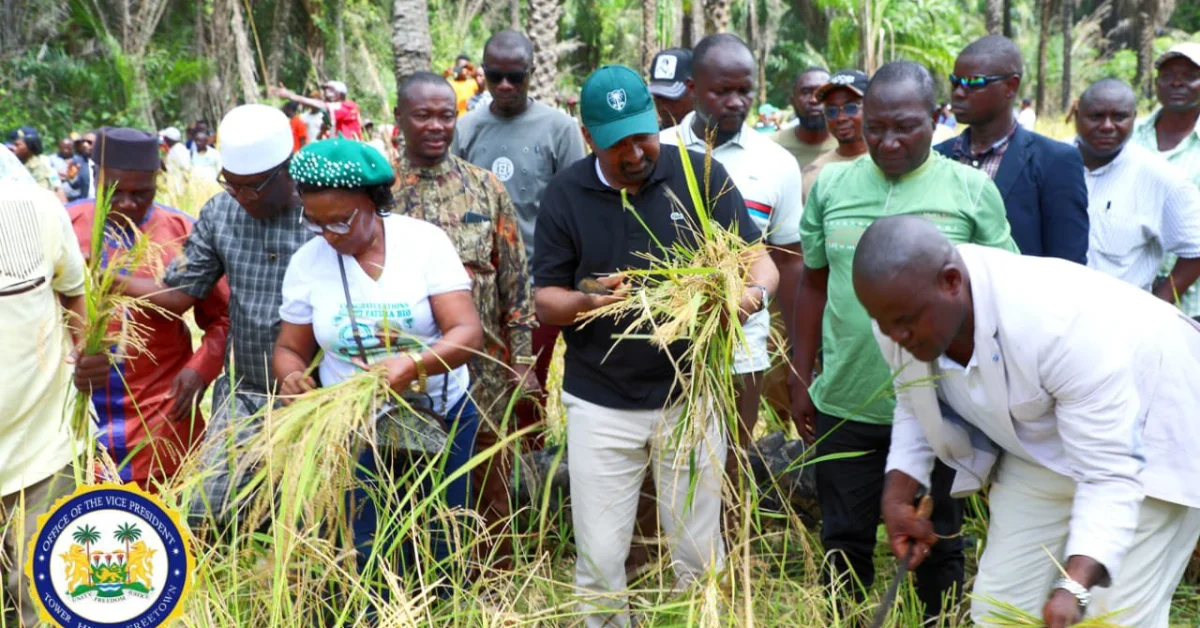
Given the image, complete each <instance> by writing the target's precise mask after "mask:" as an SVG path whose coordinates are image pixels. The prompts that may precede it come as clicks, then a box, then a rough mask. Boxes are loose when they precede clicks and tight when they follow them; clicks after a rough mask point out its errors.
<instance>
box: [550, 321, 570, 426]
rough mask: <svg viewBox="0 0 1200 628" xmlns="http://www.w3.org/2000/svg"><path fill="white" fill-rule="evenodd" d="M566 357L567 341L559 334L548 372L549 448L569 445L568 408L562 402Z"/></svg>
mask: <svg viewBox="0 0 1200 628" xmlns="http://www.w3.org/2000/svg"><path fill="white" fill-rule="evenodd" d="M566 356H567V341H566V340H564V339H563V337H562V334H559V336H558V339H557V340H555V341H554V351H553V353H551V355H550V368H549V369H548V370H547V371H546V435H545V441H546V446H547V447H565V446H566V444H567V408H566V406H564V405H563V401H562V393H563V373H564V371H565V368H566V367H565V361H566Z"/></svg>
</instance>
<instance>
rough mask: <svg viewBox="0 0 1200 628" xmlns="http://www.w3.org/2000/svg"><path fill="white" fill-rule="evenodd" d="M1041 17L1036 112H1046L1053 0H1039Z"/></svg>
mask: <svg viewBox="0 0 1200 628" xmlns="http://www.w3.org/2000/svg"><path fill="white" fill-rule="evenodd" d="M1039 2H1040V4H1041V7H1040V8H1041V19H1040V20H1039V24H1038V26H1039V28H1038V47H1037V114H1038V116H1041V115H1043V114H1044V113H1046V45H1047V44H1049V43H1050V22H1051V21H1053V20H1054V1H1053V0H1039Z"/></svg>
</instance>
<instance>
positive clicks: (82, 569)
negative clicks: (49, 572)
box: [59, 544, 92, 591]
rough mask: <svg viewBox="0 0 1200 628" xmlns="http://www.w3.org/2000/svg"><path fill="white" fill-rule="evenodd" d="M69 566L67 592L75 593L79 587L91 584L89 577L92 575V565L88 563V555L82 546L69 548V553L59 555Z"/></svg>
mask: <svg viewBox="0 0 1200 628" xmlns="http://www.w3.org/2000/svg"><path fill="white" fill-rule="evenodd" d="M59 556H60V557H61V558H62V559H63V562H65V563H66V564H67V565H66V566H67V569H66V571H67V590H68V591H74V590H76V589H78V588H79V587H81V586H83V585H86V584H89V582H90V581H89V580H88V577H89V576H91V574H92V567H91V564H89V563H88V556H87V553H86V552H84V551H83V546H82V545H74V544H72V545H71V547H69V548H67V551H66V552H64V553H62V554H59Z"/></svg>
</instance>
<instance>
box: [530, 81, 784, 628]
mask: <svg viewBox="0 0 1200 628" xmlns="http://www.w3.org/2000/svg"><path fill="white" fill-rule="evenodd" d="M580 103H581V108H582V112H581V113H582V117H583V124H584V133H583V135H584V139H585V140H586V141H587V143H588V145H589V146H590V147H591V148H592V151H593V153H594V154H593V155H592V156H589V157H587V158H584V159H581V160H579V161H577V162H575V163H574V164H572V165H571V166H570V167H568V168H567V169H566V170H563V171H562V172H560V173H559V174H558V175H556V176H555V177H554V179H552V180H551V181H550V184H549V186H548V187H547V188H546V192H545V195H544V196H543V197H542V211H541V214H540V215H539V216H538V224H537V229H536V230H535V234H536V235H535V237H536V242H535V246H534V249H533V250H534V253H533V275H534V285H535V286H536V288H537V292H536V299H535V300H536V303H537V314H538V319H539V320H541V321H542V322H543V323H545V324H549V325H558V326H561V327H562V330H563V338H564V339H565V340H566V343H567V354H566V370H565V373H564V376H563V404H564V405H565V406H566V409H567V419H568V420H567V447H568V450H569V451H570V462H569V464H570V473H571V502H572V518H573V521H574V526H575V544H576V547H577V550H578V559H577V560H576V562H575V584H576V587H577V589H578V590H579V591H578V592H579V593H580V594H581V595H583V596H589V595H591V596H596V597H593V598H591V599H590V600H589V603H586V604H585V606H584V610H585V612H591V613H593V614H592V615H590V616H589V617H588V618H587V625H588V626H612V625H616V626H624V625H627V624H628V623H629V618H628V614H627V612H626V608H625V603H624V601H622V600H620V599H619V597H618V596H613V595H612V594H613V593H619V592H621V591H623V590H624V589H625V558H626V556H627V554H628V553H629V543H630V540H631V535H632V533H633V523H634V516H635V513H636V508H637V503H638V489H639V488H640V487H641V484H642V478H643V477H644V474H645V472H646V468H647V466H649V465H650V464H651V463H653V464H654V477H655V482H656V488H657V492H658V498H659V516H660V518H661V520H662V528H663V533H664V534H665V535H666V536H667V538H668V539H669V541H670V547H671V551H672V554H673V555H672V558H673V564H674V565H675V569H676V573H677V575H678V576H679V579H680V582H681V583H682V584H686V583H687V582H688V581H689V580H692V579H694V578H695V577H697V576H699V575H700V574H703V573H704V572H705V571H706V570H708V569H710V568H720V567H721V565H722V564H723V562H724V555H725V548H724V544H723V542H722V540H721V530H720V515H721V472H722V469H723V468H724V464H725V448H724V444H723V442H724V441H723V435H722V434H721V431H720V429H721V428H720V426H721V425H723V424H724V423H726V422H727V420H728V418H724V419H722V420H716V419H713V420H711V421H710V422H709V423H710V424H711V425H712V426H713V428H712V429H711V430H710V433H709V435H708V437H707V439H706V443H704V445H703V446H702V447H700V448H698V449H697V450H696V451H695V452H694V453H695V454H696V456H695V458H694V465H695V468H694V472H695V473H696V476H697V478H698V479H697V481H696V484H695V486H694V488H693V487H690V486H689V479H690V477H689V475H690V473H691V472H692V471H693V469H692V468H691V467H690V465H691V464H692V462H691V461H690V460H689V455H690V454H691V453H693V452H692V451H677V450H676V448H675V447H674V446H673V440H672V433H671V432H672V427H673V426H674V425H675V423H676V421H677V420H678V418H679V414H680V411H679V408H678V407H677V404H675V403H673V401H675V386H674V383H675V369H674V368H673V366H672V362H671V358H670V356H668V355H666V354H665V353H663V352H661V351H659V350H658V349H657V348H655V347H654V346H652V345H651V344H650V343H648V342H646V341H642V340H623V341H621V342H620V343H618V344H616V346H615V347H614V340H613V336H614V335H615V334H619V333H622V332H624V331H625V327H626V325H625V324H622V323H621V322H619V321H612V320H610V319H600V320H596V321H594V322H592V323H589V324H588V325H587V326H586V327H583V328H580V327H579V326H577V325H575V320H576V318H577V317H578V316H579V314H580V313H582V312H587V311H590V310H592V309H595V308H597V307H600V306H602V305H605V304H607V303H611V302H613V300H614V299H617V298H619V295H620V294H621V291H622V290H623V285H622V279H621V277H620V275H619V274H618V273H620V272H621V271H624V270H629V269H635V268H647V267H648V266H649V264H648V262H647V261H646V260H645V259H643V258H642V257H640V256H639V254H644V253H649V252H652V248H651V247H652V242H653V240H652V238H651V235H650V233H649V232H647V228H649V229H650V230H651V231H653V234H654V238H656V239H657V240H658V242H660V243H662V245H663V246H665V247H670V246H671V245H672V243H674V242H678V241H681V240H691V241H692V242H693V243H694V237H695V234H694V232H693V231H691V230H690V229H689V228H688V225H692V224H697V217H696V215H695V213H694V212H695V210H694V208H691V207H687V208H679V207H677V206H675V205H674V204H673V203H672V201H671V200H670V196H669V195H668V190H670V191H671V192H672V193H673V194H674V196H676V197H678V198H681V199H682V198H689V195H688V191H687V183H686V180H685V175H684V170H683V162H682V157H681V155H680V153H679V150H678V148H676V147H668V148H667V150H663V151H661V153H660V151H659V142H658V122H657V119H656V117H655V111H654V102H653V100H652V99H651V97H650V92H649V90H648V89H647V88H646V84H645V83H644V82H642V79H641V78H640V77H639V76H638V74H637V73H636V72H634V71H633V70H631V69H629V68H627V67H624V66H605V67H603V68H600V69H599V70H597V71H596V72H595V73H593V74H592V76H591V77H589V78H588V80H587V82H586V83H584V85H583V90H582V93H581V97H580ZM687 155H688V158H689V159H691V162H692V166H693V168H694V169H695V172H696V173H697V175H698V176H703V173H704V157H703V155H700V154H698V153H688V154H687ZM707 183H708V185H707V187H703V183H702V187H703V189H707V190H713V191H714V193H715V191H717V190H727V191H725V193H724V194H721V195H719V196H718V197H717V198H716V200H715V206H714V207H713V209H712V216H713V218H714V219H715V220H717V221H718V222H720V223H721V224H723V225H726V226H734V225H736V228H737V230H738V233H740V234H741V236H742V237H743V238H744V239H745V240H746V241H748V242H754V241H757V240H759V239H760V237H761V234H760V233H759V231H758V229H757V228H756V227H755V226H754V223H753V222H751V221H750V216H749V215H748V214H747V213H746V204H745V202H744V201H743V200H742V196H741V194H739V193H738V192H737V189H736V188H734V187H733V184H732V183H731V182H730V180H729V175H728V174H727V173H726V172H725V169H724V168H722V167H721V165H720V164H719V163H717V162H715V161H714V162H713V163H712V169H711V172H710V180H709V181H708V182H707ZM622 190H624V191H625V192H626V193H627V194H628V199H629V202H630V204H631V205H632V206H633V208H634V210H635V211H636V212H637V216H634V214H633V212H629V211H626V210H625V209H623V208H622V204H621V191H622ZM638 217H640V218H641V220H642V221H644V222H645V224H646V226H645V227H643V226H642V224H641V222H639V220H638ZM751 277H752V279H751V281H750V282H749V284H750V285H749V286H748V287H747V289H746V291H745V293H744V294H743V295H742V305H741V309H742V312H741V316H742V319H743V321H744V320H745V317H746V316H749V314H750V313H753V312H757V311H759V310H761V309H763V308H764V307H765V306H766V300H768V299H769V298H770V295H771V294H773V293H774V292H775V287H776V284H777V283H778V281H779V275H778V272H777V271H776V270H775V266H774V265H773V264H772V263H771V260H770V258H768V257H767V255H766V254H765V253H761V254H759V255H758V256H757V257H756V258H755V260H754V263H753V266H752V267H751ZM588 278H593V279H599V281H600V282H601V283H602V284H604V285H605V286H606V287H607V288H609V289H610V290H612V291H613V292H614V293H615V294H616V295H617V296H600V295H594V294H587V293H584V292H581V291H579V290H578V289H577V286H578V285H579V282H580V281H581V280H583V279H588ZM681 348H683V347H682V345H677V346H676V347H674V348H673V350H672V353H675V354H676V355H678V352H679V350H680V349H681ZM730 360H731V362H732V356H731V357H730ZM730 367H731V368H732V364H730ZM689 491H694V496H693V500H692V502H691V503H690V504H689V503H688V495H689Z"/></svg>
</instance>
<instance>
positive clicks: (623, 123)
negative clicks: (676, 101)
mask: <svg viewBox="0 0 1200 628" xmlns="http://www.w3.org/2000/svg"><path fill="white" fill-rule="evenodd" d="M579 105H580V114H581V117H582V118H583V126H584V127H586V128H587V130H588V133H590V134H591V136H592V141H593V142H595V143H596V148H599V149H601V150H603V149H605V148H608V147H610V146H612V145H613V144H616V143H617V142H620V141H621V140H623V139H625V138H627V137H629V136H630V135H648V134H651V133H655V134H656V133H658V114H657V113H655V111H654V99H653V98H651V97H650V90H649V89H648V88H647V87H646V82H645V81H643V80H642V77H641V76H640V75H638V73H637V72H635V71H633V70H632V69H630V68H627V67H625V66H623V65H606V66H604V67H602V68H600V69H599V70H596V71H595V72H592V75H591V76H589V77H588V79H587V81H585V82H584V84H583V89H582V90H581V92H580V94H579Z"/></svg>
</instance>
